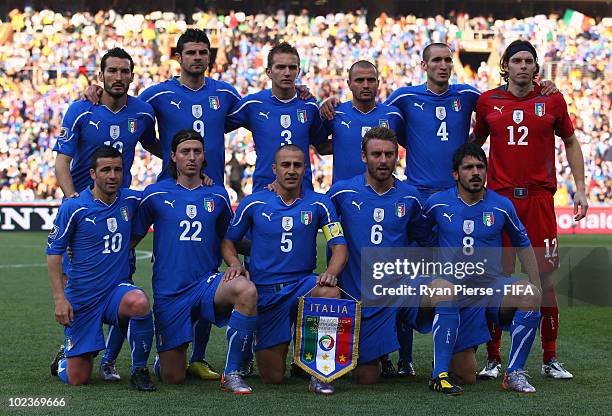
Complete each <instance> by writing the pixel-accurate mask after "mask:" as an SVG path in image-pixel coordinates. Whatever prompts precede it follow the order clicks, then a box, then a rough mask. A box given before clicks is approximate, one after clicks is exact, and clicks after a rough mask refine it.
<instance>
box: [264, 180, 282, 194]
mask: <svg viewBox="0 0 612 416" xmlns="http://www.w3.org/2000/svg"><path fill="white" fill-rule="evenodd" d="M266 189H267V190H268V191H270V192H274V193H275V194H277V193H278V191H279V187H278V181H277V180H276V179H274V182H272V183H270V184H268V185H267V186H266Z"/></svg>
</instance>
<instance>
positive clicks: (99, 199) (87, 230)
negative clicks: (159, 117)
mask: <svg viewBox="0 0 612 416" xmlns="http://www.w3.org/2000/svg"><path fill="white" fill-rule="evenodd" d="M122 169H123V159H122V157H121V153H120V152H119V151H118V150H117V149H115V148H113V147H111V146H103V147H100V148H99V149H97V150H96V151H94V153H93V155H92V158H91V169H90V176H91V179H92V180H93V188H87V189H86V190H85V191H83V192H81V194H80V195H79V196H78V197H75V198H71V199H67V200H66V201H65V202H64V203H63V204H62V206H61V207H60V209H59V211H58V214H57V217H56V219H55V223H54V226H53V229H52V231H51V233H50V234H49V238H48V243H47V246H48V248H47V265H48V273H49V280H50V281H51V288H52V290H53V299H54V301H55V319H56V320H57V322H59V323H60V324H62V325H64V327H65V328H64V334H65V345H64V346H62V348H60V351H59V352H58V354H57V356H56V358H55V360H54V361H53V363H52V365H51V373H52V374H54V375H57V376H58V377H59V378H60V379H61V380H62V381H64V382H65V383H68V384H72V385H81V384H85V383H87V381H88V380H89V378H90V376H91V370H92V365H93V359H94V357H95V356H96V355H97V353H98V352H99V351H100V350H103V349H104V332H103V328H102V324H103V323H107V324H109V325H115V326H117V327H118V328H121V330H122V332H123V333H124V334H125V333H126V332H127V338H128V341H129V343H130V347H131V350H132V377H131V379H130V382H131V384H132V386H133V387H134V388H136V389H138V390H142V391H153V390H155V386H154V385H153V383H152V381H151V378H150V376H149V372H148V369H147V360H148V358H149V352H150V350H151V344H152V342H153V318H152V316H151V311H150V307H149V301H148V299H147V296H146V295H145V293H144V292H143V291H142V290H141V289H140V288H138V287H136V286H134V285H133V284H131V283H129V282H128V276H129V275H130V269H129V264H128V254H129V250H130V244H129V239H130V235H131V232H132V221H133V218H134V214H135V213H136V209H137V207H138V203H139V202H140V192H137V191H132V190H130V189H125V188H124V189H120V186H121V181H122V176H123V170H122ZM68 246H70V247H71V248H72V260H71V261H70V263H69V265H68V267H67V270H66V275H67V276H68V280H67V283H66V287H65V288H64V284H63V276H62V255H63V254H64V253H65V252H66V249H67V247H68Z"/></svg>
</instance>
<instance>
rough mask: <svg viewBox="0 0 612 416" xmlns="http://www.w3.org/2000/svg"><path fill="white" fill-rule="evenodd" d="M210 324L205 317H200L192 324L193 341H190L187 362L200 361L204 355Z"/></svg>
mask: <svg viewBox="0 0 612 416" xmlns="http://www.w3.org/2000/svg"><path fill="white" fill-rule="evenodd" d="M211 327H212V325H211V324H210V322H208V321H207V320H205V319H200V320H197V321H196V322H195V324H194V325H193V342H192V343H191V358H189V364H191V363H193V362H194V361H202V360H204V358H205V357H206V347H207V346H208V340H209V339H210V329H211Z"/></svg>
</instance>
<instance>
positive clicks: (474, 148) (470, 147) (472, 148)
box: [453, 143, 487, 172]
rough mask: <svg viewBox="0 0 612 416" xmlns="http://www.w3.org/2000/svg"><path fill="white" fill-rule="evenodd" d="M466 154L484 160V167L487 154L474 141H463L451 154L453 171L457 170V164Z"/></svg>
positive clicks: (458, 164)
mask: <svg viewBox="0 0 612 416" xmlns="http://www.w3.org/2000/svg"><path fill="white" fill-rule="evenodd" d="M466 156H472V157H475V158H476V159H478V160H480V161H481V162H484V164H485V168H486V167H487V155H486V154H485V152H484V150H482V148H481V147H480V146H478V145H477V144H476V143H465V144H462V145H461V146H459V148H458V149H457V150H455V153H454V154H453V172H458V171H459V166H461V163H462V162H463V159H464V158H465V157H466Z"/></svg>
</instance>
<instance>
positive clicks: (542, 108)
mask: <svg viewBox="0 0 612 416" xmlns="http://www.w3.org/2000/svg"><path fill="white" fill-rule="evenodd" d="M544 114H546V105H545V104H544V103H535V115H536V116H538V117H543V116H544Z"/></svg>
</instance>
